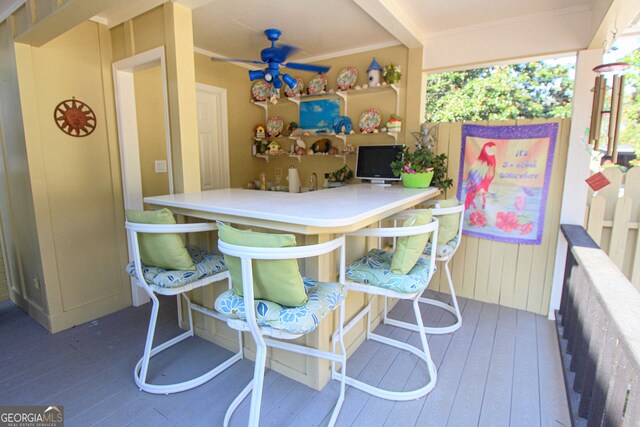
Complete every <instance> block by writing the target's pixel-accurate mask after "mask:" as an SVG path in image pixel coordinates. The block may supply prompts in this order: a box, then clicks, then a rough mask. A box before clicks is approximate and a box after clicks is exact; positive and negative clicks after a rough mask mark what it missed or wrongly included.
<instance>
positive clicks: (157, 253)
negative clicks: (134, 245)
mask: <svg viewBox="0 0 640 427" xmlns="http://www.w3.org/2000/svg"><path fill="white" fill-rule="evenodd" d="M126 216H127V221H129V222H136V223H140V224H175V223H176V220H175V218H174V217H173V214H172V213H171V211H170V210H169V209H167V208H162V209H160V210H157V211H137V210H133V209H127V210H126ZM138 245H139V246H140V259H141V260H142V262H143V263H144V264H145V265H148V266H154V267H159V268H163V269H166V270H191V271H194V270H195V269H196V268H195V266H194V264H193V261H192V260H191V257H190V256H189V253H188V252H187V250H186V249H185V247H184V243H183V242H182V239H181V238H180V235H178V234H176V233H162V234H156V233H138Z"/></svg>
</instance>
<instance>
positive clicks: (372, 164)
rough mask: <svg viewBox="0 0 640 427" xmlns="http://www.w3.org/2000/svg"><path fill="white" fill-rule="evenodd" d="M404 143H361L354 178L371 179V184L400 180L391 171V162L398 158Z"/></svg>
mask: <svg viewBox="0 0 640 427" xmlns="http://www.w3.org/2000/svg"><path fill="white" fill-rule="evenodd" d="M403 148H404V145H361V146H359V147H358V157H357V160H356V178H359V179H368V180H371V183H372V184H384V183H385V181H400V179H401V178H400V177H399V176H394V175H393V172H392V171H391V162H393V161H394V160H396V159H397V158H398V153H401V152H402V149H403Z"/></svg>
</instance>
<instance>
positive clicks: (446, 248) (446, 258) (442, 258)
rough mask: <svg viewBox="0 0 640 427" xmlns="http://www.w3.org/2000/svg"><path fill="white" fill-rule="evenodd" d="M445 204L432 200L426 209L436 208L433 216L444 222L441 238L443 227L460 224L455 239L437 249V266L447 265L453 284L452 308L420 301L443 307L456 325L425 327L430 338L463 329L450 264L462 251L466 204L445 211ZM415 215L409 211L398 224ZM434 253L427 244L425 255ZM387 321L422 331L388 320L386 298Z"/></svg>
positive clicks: (399, 215)
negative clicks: (453, 223) (453, 318)
mask: <svg viewBox="0 0 640 427" xmlns="http://www.w3.org/2000/svg"><path fill="white" fill-rule="evenodd" d="M441 202H443V201H441V200H432V201H429V202H427V203H425V204H424V205H423V206H434V207H433V208H431V212H432V214H433V216H434V217H438V218H439V219H440V227H439V228H440V234H442V226H443V223H444V221H446V220H449V221H451V220H453V221H454V222H457V224H458V227H457V232H456V235H455V237H454V238H452V239H451V240H448V241H446V242H442V239H440V242H438V245H437V246H436V247H435V253H436V257H435V260H436V262H442V263H444V271H445V273H446V274H447V283H448V284H449V291H450V293H451V305H449V304H447V303H445V302H442V301H438V300H434V299H431V298H426V297H420V299H419V300H418V301H419V302H420V303H422V304H428V305H431V306H435V307H439V308H441V309H443V310H446V311H448V312H449V313H451V314H453V316H454V317H455V319H456V321H455V322H454V323H453V324H452V325H447V326H438V327H430V326H425V327H424V330H425V332H426V333H427V334H432V335H442V334H448V333H451V332H455V331H457V330H458V329H460V327H461V326H462V313H461V312H460V307H459V306H458V299H457V298H456V292H455V289H454V287H453V280H451V271H450V270H449V262H450V261H451V259H452V258H453V256H454V255H455V253H456V251H457V250H458V247H460V242H461V239H462V225H463V222H464V204H459V203H458V204H457V205H456V206H448V207H441V205H440V203H441ZM456 202H457V200H456ZM443 204H444V203H443ZM449 204H451V203H449ZM413 212H416V210H408V211H405V212H403V213H401V214H398V215H397V216H396V221H397V220H398V219H403V218H404V219H406V218H408V217H409V216H410V215H411V214H412V213H413ZM446 215H449V217H447V218H444V217H445V216H446ZM456 217H457V218H456ZM394 240H395V239H394ZM394 246H395V241H394ZM433 249H434V248H433V246H432V245H431V243H427V246H426V248H425V251H424V253H425V255H427V256H431V254H432V253H433ZM383 321H384V323H385V324H387V325H392V326H397V327H401V328H405V329H409V330H412V331H418V326H417V325H414V324H412V323H408V322H403V321H401V320H396V319H392V318H390V317H388V309H387V298H386V297H385V299H384V318H383Z"/></svg>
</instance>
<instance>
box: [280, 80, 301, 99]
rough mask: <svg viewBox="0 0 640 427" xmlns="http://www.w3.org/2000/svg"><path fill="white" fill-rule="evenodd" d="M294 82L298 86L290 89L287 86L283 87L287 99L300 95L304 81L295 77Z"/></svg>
mask: <svg viewBox="0 0 640 427" xmlns="http://www.w3.org/2000/svg"><path fill="white" fill-rule="evenodd" d="M296 81H297V82H298V84H297V85H295V87H294V88H290V87H289V86H288V85H283V86H286V87H285V89H284V94H285V95H286V96H287V98H291V97H292V96H298V95H300V94H301V93H302V89H304V80H302V77H296Z"/></svg>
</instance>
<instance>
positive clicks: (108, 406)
mask: <svg viewBox="0 0 640 427" xmlns="http://www.w3.org/2000/svg"><path fill="white" fill-rule="evenodd" d="M427 292H428V293H430V295H429V296H430V297H434V298H437V299H440V300H443V301H447V299H448V296H447V295H445V294H437V293H433V292H430V291H427ZM459 302H460V305H461V308H462V310H463V326H462V328H461V329H459V330H458V331H457V332H455V333H454V334H448V335H431V336H429V345H430V349H431V353H432V357H433V359H434V362H435V364H436V366H437V367H438V382H437V384H436V387H435V389H434V390H433V391H432V392H431V393H430V394H429V395H427V396H426V397H424V398H422V399H419V400H413V401H409V402H392V401H387V400H383V399H379V398H376V397H372V396H370V395H368V394H366V393H364V392H362V391H360V390H357V389H353V388H349V387H348V388H347V393H346V399H345V403H344V406H343V408H342V411H341V413H340V417H339V419H338V423H337V424H338V425H339V426H385V427H391V426H402V427H404V426H420V427H422V426H438V427H439V426H452V427H454V426H455V427H458V426H461V427H464V426H476V425H478V426H518V427H519V426H540V427H547V426H569V425H570V419H569V410H568V405H567V398H566V395H565V389H564V383H563V378H562V371H561V365H560V356H559V352H558V343H557V339H556V336H555V330H554V328H555V326H554V324H553V322H551V321H549V320H547V319H546V318H544V317H542V316H537V315H534V314H531V313H528V312H524V311H519V310H514V309H510V308H505V307H499V306H497V305H495V304H486V303H482V302H479V301H474V300H465V299H460V301H459ZM161 305H162V307H161V310H160V311H161V315H160V321H159V326H158V329H157V337H156V339H157V341H158V342H160V341H164V340H166V339H167V338H169V337H171V336H174V335H176V334H178V333H179V331H180V329H179V328H178V327H177V324H176V320H175V319H176V304H175V300H174V299H173V298H163V299H162V304H161ZM149 312H150V306H149V305H148V304H147V305H145V306H143V307H137V308H134V307H129V308H127V309H125V310H122V311H120V312H118V313H115V314H112V315H110V316H106V317H104V318H101V319H98V320H96V321H93V322H90V323H87V324H84V325H81V326H77V327H75V328H72V329H70V330H67V331H64V332H61V333H58V334H55V335H51V334H49V333H48V332H47V331H45V330H44V329H43V328H42V327H40V326H39V325H38V324H36V323H35V321H33V320H32V319H30V318H29V317H28V316H27V315H26V314H25V313H23V312H22V311H21V310H20V309H18V308H16V307H15V306H13V305H12V304H11V303H10V302H8V301H6V302H1V303H0V405H51V404H56V405H63V406H64V407H65V418H66V420H65V421H66V425H67V426H82V427H85V426H92V425H97V426H127V425H130V426H187V425H194V426H219V425H222V419H223V417H224V413H225V411H226V408H227V406H228V405H229V403H230V402H231V400H233V398H234V397H235V396H236V394H237V393H238V392H239V391H240V390H241V389H242V388H243V387H244V385H245V384H247V383H248V381H249V380H250V379H251V377H252V375H253V363H252V362H251V361H248V360H243V361H241V362H239V363H236V364H235V365H234V366H232V367H231V368H229V369H228V370H227V371H225V372H224V373H222V374H220V375H219V376H218V377H217V378H214V379H213V380H212V381H210V382H208V383H206V384H204V385H202V386H200V387H198V388H196V389H194V390H190V391H187V392H183V393H178V394H174V395H170V396H164V395H160V396H159V395H151V394H147V393H144V392H141V391H139V390H138V389H137V387H136V386H135V384H134V382H133V367H134V365H135V363H136V362H137V360H138V358H139V357H140V355H141V353H142V349H143V346H144V339H145V335H146V328H147V323H148V319H149ZM391 317H394V318H398V319H403V320H407V321H411V320H412V317H413V311H412V310H411V306H410V304H407V303H406V302H400V303H399V304H398V305H396V307H395V308H394V309H393V311H392V313H391ZM423 319H424V322H425V324H426V325H446V324H450V322H452V320H453V318H452V316H450V315H449V314H448V313H444V312H443V311H442V310H438V309H434V308H426V309H424V310H423ZM376 332H378V333H380V334H383V335H387V336H391V337H393V338H395V339H399V340H402V341H406V342H409V343H411V344H413V345H418V344H419V337H418V334H417V333H415V332H409V331H406V330H404V329H400V328H396V327H393V326H389V325H380V326H379V327H378V328H377V330H376ZM229 354H230V353H229V352H227V351H226V350H224V349H221V348H220V347H217V346H216V345H214V344H212V343H210V342H208V341H205V340H203V339H201V338H198V337H194V338H190V339H188V340H186V341H184V342H183V343H181V344H179V345H178V346H176V347H174V348H172V349H169V350H167V351H165V352H164V353H162V354H160V355H158V356H156V357H155V358H154V359H153V363H152V365H151V369H150V375H151V377H152V378H153V380H154V381H155V382H157V383H168V382H177V381H181V380H185V379H188V378H190V377H193V376H197V375H198V374H199V373H201V372H205V371H206V370H208V369H210V367H211V366H213V365H215V364H217V363H219V362H220V361H222V360H224V359H225V358H226V357H228V356H229ZM347 370H348V373H349V374H350V375H352V376H356V377H357V378H359V379H360V380H362V381H367V382H369V383H371V384H377V385H380V386H383V387H386V388H388V389H391V390H410V389H412V388H417V387H419V386H420V385H422V384H424V381H425V380H426V377H427V374H426V367H425V366H424V364H423V363H421V362H418V360H417V358H415V357H414V356H412V355H410V354H406V352H403V351H400V350H398V349H395V348H391V347H388V346H385V345H382V344H380V343H377V342H372V341H366V342H365V343H364V344H363V345H362V346H361V347H360V348H359V349H358V350H357V351H356V353H355V354H354V355H353V356H351V358H350V359H349V361H348V363H347ZM337 393H338V384H337V383H336V382H335V381H333V382H331V383H329V384H328V385H327V386H326V387H325V388H324V390H322V391H321V392H316V391H315V390H312V389H310V388H308V387H306V386H303V385H301V384H299V383H297V382H295V381H293V380H290V379H288V378H286V377H284V376H282V375H280V374H278V373H276V372H273V371H270V370H267V373H266V376H265V383H264V394H263V403H262V413H261V426H274V427H275V426H278V427H280V426H290V427H294V426H295V427H298V426H325V425H327V423H328V420H329V416H330V412H331V410H332V408H333V404H334V402H335V399H336V397H337ZM248 408H249V402H248V400H246V401H245V402H243V404H242V405H241V406H240V408H239V409H238V410H237V411H236V414H235V415H234V417H233V418H232V422H231V425H232V426H243V425H246V422H247V418H248V413H247V411H248Z"/></svg>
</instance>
